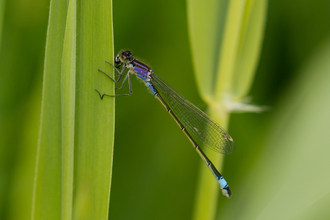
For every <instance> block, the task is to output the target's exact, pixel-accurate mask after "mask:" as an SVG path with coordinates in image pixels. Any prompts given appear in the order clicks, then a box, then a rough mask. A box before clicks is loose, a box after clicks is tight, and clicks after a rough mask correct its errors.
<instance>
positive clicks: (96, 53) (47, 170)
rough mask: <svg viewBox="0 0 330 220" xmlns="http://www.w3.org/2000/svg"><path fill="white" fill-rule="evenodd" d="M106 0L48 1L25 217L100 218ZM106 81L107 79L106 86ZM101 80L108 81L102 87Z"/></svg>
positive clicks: (104, 199)
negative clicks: (30, 191) (35, 152)
mask: <svg viewBox="0 0 330 220" xmlns="http://www.w3.org/2000/svg"><path fill="white" fill-rule="evenodd" d="M111 3H112V2H111V1H105V0H104V1H98V2H96V3H94V2H88V3H85V2H77V1H51V6H50V15H49V25H48V33H47V43H46V55H45V56H46V57H45V67H44V82H43V98H42V114H41V122H40V133H39V144H38V155H37V165H36V174H35V175H36V176H35V186H34V198H33V209H32V219H42V218H47V219H107V218H108V207H109V196H110V181H111V169H112V153H113V132H114V115H113V114H114V99H108V100H107V101H101V100H100V98H99V95H98V94H97V92H96V91H95V89H96V88H97V89H99V90H101V91H102V90H104V91H107V93H110V94H111V90H112V92H113V86H112V84H111V83H109V84H107V82H108V81H106V80H105V79H104V76H103V75H102V74H99V72H98V69H99V68H101V69H104V70H105V71H107V72H108V73H109V74H111V68H110V67H108V66H106V65H105V63H104V60H105V59H109V60H112V59H113V34H112V6H111ZM108 86H109V87H108ZM106 87H108V89H105V88H106Z"/></svg>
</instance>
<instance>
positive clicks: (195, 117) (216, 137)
mask: <svg viewBox="0 0 330 220" xmlns="http://www.w3.org/2000/svg"><path fill="white" fill-rule="evenodd" d="M151 77H152V81H151V83H152V85H153V86H154V87H155V88H156V89H157V90H158V92H159V94H160V96H161V97H162V98H163V99H164V101H165V103H166V104H167V105H168V106H169V107H170V108H171V110H172V112H173V113H174V115H175V116H176V117H177V118H178V120H179V121H180V122H181V124H182V125H183V126H184V127H185V128H186V130H187V131H188V133H189V134H190V135H191V136H192V137H193V139H194V140H195V141H196V142H197V143H198V144H202V145H203V146H206V147H208V148H210V149H212V150H214V151H216V152H219V153H222V154H230V153H231V152H233V150H234V148H235V144H234V141H233V139H232V138H231V136H230V135H229V134H228V133H227V132H226V131H225V129H223V128H222V127H221V126H220V125H218V124H217V123H216V122H215V121H213V120H212V119H211V118H210V117H209V116H208V115H207V114H205V113H204V112H203V111H202V110H200V109H199V108H197V107H196V106H195V105H193V104H192V103H191V102H189V101H188V100H186V99H185V98H184V97H183V96H182V95H180V94H179V93H178V92H176V91H175V90H174V89H173V88H172V87H170V86H169V85H168V84H167V83H166V82H165V81H164V80H162V79H161V78H159V77H158V76H157V75H156V74H152V75H151Z"/></svg>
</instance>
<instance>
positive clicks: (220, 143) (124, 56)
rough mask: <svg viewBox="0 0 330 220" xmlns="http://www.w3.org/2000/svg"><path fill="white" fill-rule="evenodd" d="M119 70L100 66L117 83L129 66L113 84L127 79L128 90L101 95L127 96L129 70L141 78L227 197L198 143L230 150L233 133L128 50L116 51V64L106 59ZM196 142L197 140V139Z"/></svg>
mask: <svg viewBox="0 0 330 220" xmlns="http://www.w3.org/2000/svg"><path fill="white" fill-rule="evenodd" d="M109 64H110V65H111V66H112V67H113V68H114V69H115V70H116V71H117V72H118V74H119V76H118V78H117V80H115V79H113V78H112V77H110V76H109V75H108V74H107V73H105V72H103V71H101V70H99V71H100V72H102V73H104V74H105V75H106V76H108V77H109V78H110V79H111V80H112V81H114V82H115V83H118V82H119V81H120V80H121V78H122V76H123V75H124V72H125V71H126V70H127V69H128V71H127V74H126V76H125V78H124V80H123V82H122V84H121V85H120V86H119V87H118V88H116V89H120V88H122V87H123V85H124V83H125V82H126V80H127V79H128V85H129V94H117V95H107V94H103V95H101V93H100V92H99V91H97V90H96V91H97V92H98V93H99V95H100V97H101V99H103V97H104V96H110V97H117V96H130V95H132V85H131V74H134V75H136V76H137V77H138V78H140V79H141V80H142V81H143V82H144V83H145V85H146V86H147V87H148V88H149V89H150V91H151V92H152V94H154V95H155V96H156V98H157V99H158V100H159V101H160V102H161V103H162V104H163V106H164V107H165V109H166V110H167V112H168V113H169V114H170V115H171V116H172V117H173V119H174V120H175V121H176V122H177V124H178V125H179V127H180V128H181V130H182V131H183V133H184V134H185V135H186V136H187V137H188V139H189V140H190V141H191V143H192V144H193V146H194V148H195V149H196V151H197V152H198V154H199V155H200V156H201V157H202V159H203V160H204V161H205V163H206V164H207V166H208V167H209V169H210V170H211V172H212V174H213V175H214V177H215V178H216V179H217V181H218V182H219V184H220V188H221V190H222V194H223V195H224V196H226V197H228V198H230V197H231V190H230V188H229V185H228V183H227V182H226V180H225V179H224V178H223V176H222V175H221V174H220V172H219V171H218V170H217V169H216V168H215V166H214V165H213V163H212V162H211V161H210V160H209V159H208V157H207V156H206V155H205V154H204V152H203V151H202V149H201V148H200V147H199V145H198V143H201V144H202V145H204V146H206V147H208V148H210V149H212V150H214V151H216V152H219V153H222V154H230V153H231V152H232V151H233V150H234V146H235V145H234V141H233V139H232V137H231V136H230V135H229V134H228V133H227V132H226V131H225V130H224V129H223V128H222V127H221V126H220V125H218V124H217V123H216V122H215V121H213V120H212V119H211V118H210V117H209V116H208V115H207V114H205V113H204V112H203V111H201V110H200V109H199V108H197V107H196V106H195V105H193V104H192V103H190V102H189V101H188V100H186V99H185V98H184V97H183V96H182V95H180V94H179V93H178V92H176V91H175V90H174V89H173V88H172V87H171V86H169V85H168V84H167V83H166V82H164V81H163V80H162V79H161V78H159V77H158V76H157V75H156V74H155V73H154V72H153V70H152V69H151V68H150V67H148V66H147V65H145V64H144V63H141V62H140V61H138V60H136V59H135V58H134V57H133V56H132V52H131V51H129V50H126V51H123V52H121V53H119V54H118V55H117V56H116V57H115V66H114V65H113V64H111V63H109ZM197 142H198V143H197Z"/></svg>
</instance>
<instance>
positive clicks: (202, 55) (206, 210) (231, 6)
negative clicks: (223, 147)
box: [188, 0, 267, 219]
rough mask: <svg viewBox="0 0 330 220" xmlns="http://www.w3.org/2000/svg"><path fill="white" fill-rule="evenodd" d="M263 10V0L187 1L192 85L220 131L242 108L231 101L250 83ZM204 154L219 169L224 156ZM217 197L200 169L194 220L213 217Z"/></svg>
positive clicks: (214, 186) (209, 178) (205, 171)
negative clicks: (195, 87) (192, 71)
mask: <svg viewBox="0 0 330 220" xmlns="http://www.w3.org/2000/svg"><path fill="white" fill-rule="evenodd" d="M266 7H267V1H263V0H262V1H260V0H246V1H236V0H232V1H211V0H207V1H203V2H201V1H198V0H190V1H188V24H189V32H190V45H191V51H192V57H193V65H194V68H195V75H196V80H197V85H198V88H199V91H200V93H201V96H202V98H203V99H204V101H205V102H206V103H207V104H208V105H209V114H210V116H211V117H212V118H213V119H215V120H216V121H217V122H218V123H219V124H220V125H221V126H222V127H224V128H225V129H227V128H228V120H229V113H230V111H231V110H233V109H234V108H236V109H239V110H245V109H247V108H246V107H245V108H244V109H243V107H242V106H244V105H242V104H241V103H240V104H241V105H239V104H237V103H235V102H239V101H240V100H241V99H243V98H244V97H245V96H246V95H247V93H248V91H249V89H250V86H251V84H252V81H253V77H254V73H255V69H256V65H257V62H258V60H259V53H260V48H261V43H262V39H263V31H264V24H265V20H266V10H267V8H266ZM237 106H238V107H237ZM205 153H206V154H207V155H208V156H209V158H210V159H211V160H212V161H213V163H214V164H215V165H216V166H217V167H218V168H220V167H221V164H222V163H223V159H224V156H223V155H215V154H214V153H213V152H212V151H210V150H208V149H205ZM227 181H228V180H227ZM229 184H230V181H229ZM218 192H219V185H218V183H217V182H216V181H215V180H214V179H213V177H212V175H210V173H209V171H208V169H207V167H206V166H205V164H202V165H201V177H200V180H199V185H198V191H197V197H196V204H195V209H194V211H195V213H194V219H213V218H214V217H215V214H216V211H217V198H218V196H217V195H218ZM233 194H235V192H233Z"/></svg>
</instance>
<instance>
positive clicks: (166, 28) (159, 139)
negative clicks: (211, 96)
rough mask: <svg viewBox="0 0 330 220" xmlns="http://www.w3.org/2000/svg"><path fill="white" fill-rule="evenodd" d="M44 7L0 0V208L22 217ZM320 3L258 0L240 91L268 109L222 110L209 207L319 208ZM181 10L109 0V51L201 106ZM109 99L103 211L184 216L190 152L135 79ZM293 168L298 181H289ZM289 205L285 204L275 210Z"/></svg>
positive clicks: (191, 183)
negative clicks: (250, 64) (231, 146)
mask: <svg viewBox="0 0 330 220" xmlns="http://www.w3.org/2000/svg"><path fill="white" fill-rule="evenodd" d="M48 10H49V1H36V0H27V1H20V0H10V1H6V4H5V10H4V13H5V14H4V15H0V17H1V16H4V20H3V27H2V28H3V30H2V37H0V39H2V42H1V46H0V48H1V53H0V155H1V156H0V218H1V219H4V220H7V219H29V218H30V210H31V201H32V185H33V176H34V165H35V155H36V146H37V134H38V128H39V114H40V105H41V104H40V100H41V82H42V70H43V61H44V51H45V37H46V29H47V19H48ZM329 12H330V3H329V1H325V0H316V1H308V0H302V1H299V4H297V3H296V2H294V1H285V0H278V1H269V5H268V18H267V24H266V30H265V38H264V44H263V47H262V52H261V58H260V62H259V64H258V68H257V73H256V76H255V81H254V83H253V86H252V90H251V92H250V96H251V97H252V98H253V102H254V103H257V104H262V105H268V106H270V107H271V109H270V111H268V112H265V113H262V114H250V113H249V114H248V113H246V114H233V115H232V116H231V120H230V124H229V132H230V134H231V136H232V137H233V138H234V140H235V143H236V149H235V151H234V153H233V154H231V155H230V156H227V157H226V161H225V164H224V170H223V173H225V174H226V179H227V181H228V182H229V184H230V186H231V189H232V191H233V197H232V198H231V199H230V200H228V199H226V198H223V197H220V198H219V202H220V203H219V213H218V215H219V218H221V219H222V218H223V219H255V218H258V217H259V219H271V218H270V216H272V215H273V214H274V213H276V214H279V213H280V211H279V210H281V211H282V210H283V209H284V208H285V207H286V205H288V204H289V206H288V207H286V208H285V209H286V210H285V212H283V213H282V214H281V215H274V218H275V217H276V218H277V219H279V218H280V219H289V218H295V219H300V217H304V218H305V219H313V217H310V216H313V215H314V214H318V218H319V219H320V218H321V217H322V216H323V217H324V216H325V218H327V216H328V214H327V213H328V211H327V208H328V207H327V206H326V204H329V201H328V200H329V198H328V197H329V196H328V194H326V193H328V191H326V190H327V189H325V188H324V184H325V183H327V184H328V183H329V182H328V181H329V174H328V173H327V172H325V171H324V169H326V167H323V166H322V165H326V166H327V167H329V166H328V164H327V162H326V160H327V158H326V156H327V155H329V154H328V153H329V152H328V151H326V150H325V149H324V148H325V147H327V146H329V144H330V143H329V142H330V141H329V138H328V136H327V134H326V131H329V123H328V122H329V118H330V117H329V114H327V113H324V112H329V106H328V104H326V102H327V101H328V98H329V91H328V89H326V87H327V85H324V84H326V82H327V81H326V80H329V74H330V69H329V66H327V65H326V64H324V62H325V61H324V60H326V58H327V57H329V53H328V52H327V48H328V46H326V45H327V42H328V41H329V36H330V17H329V14H330V13H329ZM186 16H187V12H186V4H185V1H177V0H176V1H175V0H169V1H133V0H127V1H114V33H115V52H118V51H119V50H120V49H131V50H132V51H133V52H134V54H135V55H136V56H137V57H138V58H142V60H143V61H146V62H147V63H148V64H149V65H151V67H152V68H153V69H154V71H155V72H156V73H157V74H158V75H159V76H160V77H162V78H163V79H164V80H165V81H167V82H168V83H169V84H170V85H171V86H173V87H174V88H175V89H176V90H177V91H178V92H180V93H181V94H182V95H184V96H185V97H186V98H187V99H189V100H190V101H191V102H193V103H195V104H196V105H197V106H198V107H200V108H201V109H203V110H205V108H206V105H205V104H203V102H202V101H201V99H200V98H198V93H197V88H196V83H195V82H194V75H193V70H192V63H191V56H190V49H189V43H188V30H187V19H186ZM0 33H1V32H0ZM110 61H111V60H110ZM95 71H97V70H95ZM309 77H310V78H309ZM313 79H314V80H313ZM316 79H318V80H316ZM109 83H110V82H109ZM125 89H127V87H125V88H123V91H125ZM297 99H299V100H301V103H300V104H299V103H298V104H297V103H296V102H295V101H296V100H297ZM116 101H117V104H116V106H117V109H116V110H117V111H116V113H117V114H116V120H117V123H116V137H115V154H114V170H113V179H112V180H113V184H112V189H111V201H110V210H109V215H110V217H109V218H110V219H180V220H181V219H191V215H192V208H193V200H194V196H195V195H194V193H195V188H196V184H197V177H198V164H199V161H200V158H199V157H198V155H197V154H196V153H195V151H194V149H193V148H192V147H191V144H190V143H189V141H188V140H187V139H186V137H185V136H184V134H182V132H180V129H179V128H177V125H176V124H175V122H173V120H172V119H171V118H170V116H169V115H168V114H167V113H166V111H165V110H164V109H163V107H162V106H161V105H160V104H159V103H158V102H157V101H156V100H155V99H154V98H153V97H152V95H150V94H148V91H146V88H145V87H144V86H143V85H142V84H141V83H137V81H136V80H134V79H133V96H131V97H122V98H118V99H116ZM292 109H295V111H293V110H292ZM290 112H291V115H288V113H290ZM314 137H315V138H314ZM304 140H306V141H304ZM305 144H307V147H306V145H305ZM300 148H301V149H300ZM291 158H292V159H291ZM282 162H283V164H281V163H282ZM300 168H301V169H303V170H301V169H300ZM311 169H312V170H311ZM305 170H306V172H304V171H305ZM312 171H313V172H312ZM210 175H211V174H210ZM304 175H308V176H306V179H305V180H304V181H306V180H309V181H308V182H304V181H302V182H300V181H299V178H302V180H303V179H304ZM302 184H303V185H302ZM302 186H304V187H302ZM295 188H296V190H293V189H295ZM290 189H291V190H290ZM313 192H315V194H313ZM322 196H323V197H322ZM288 198H291V199H288ZM302 201H306V202H305V203H303V202H302ZM286 202H287V203H286ZM284 206H285V207H284ZM290 208H292V210H293V211H292V212H290V211H287V210H288V209H290ZM320 216H321V217H320Z"/></svg>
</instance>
